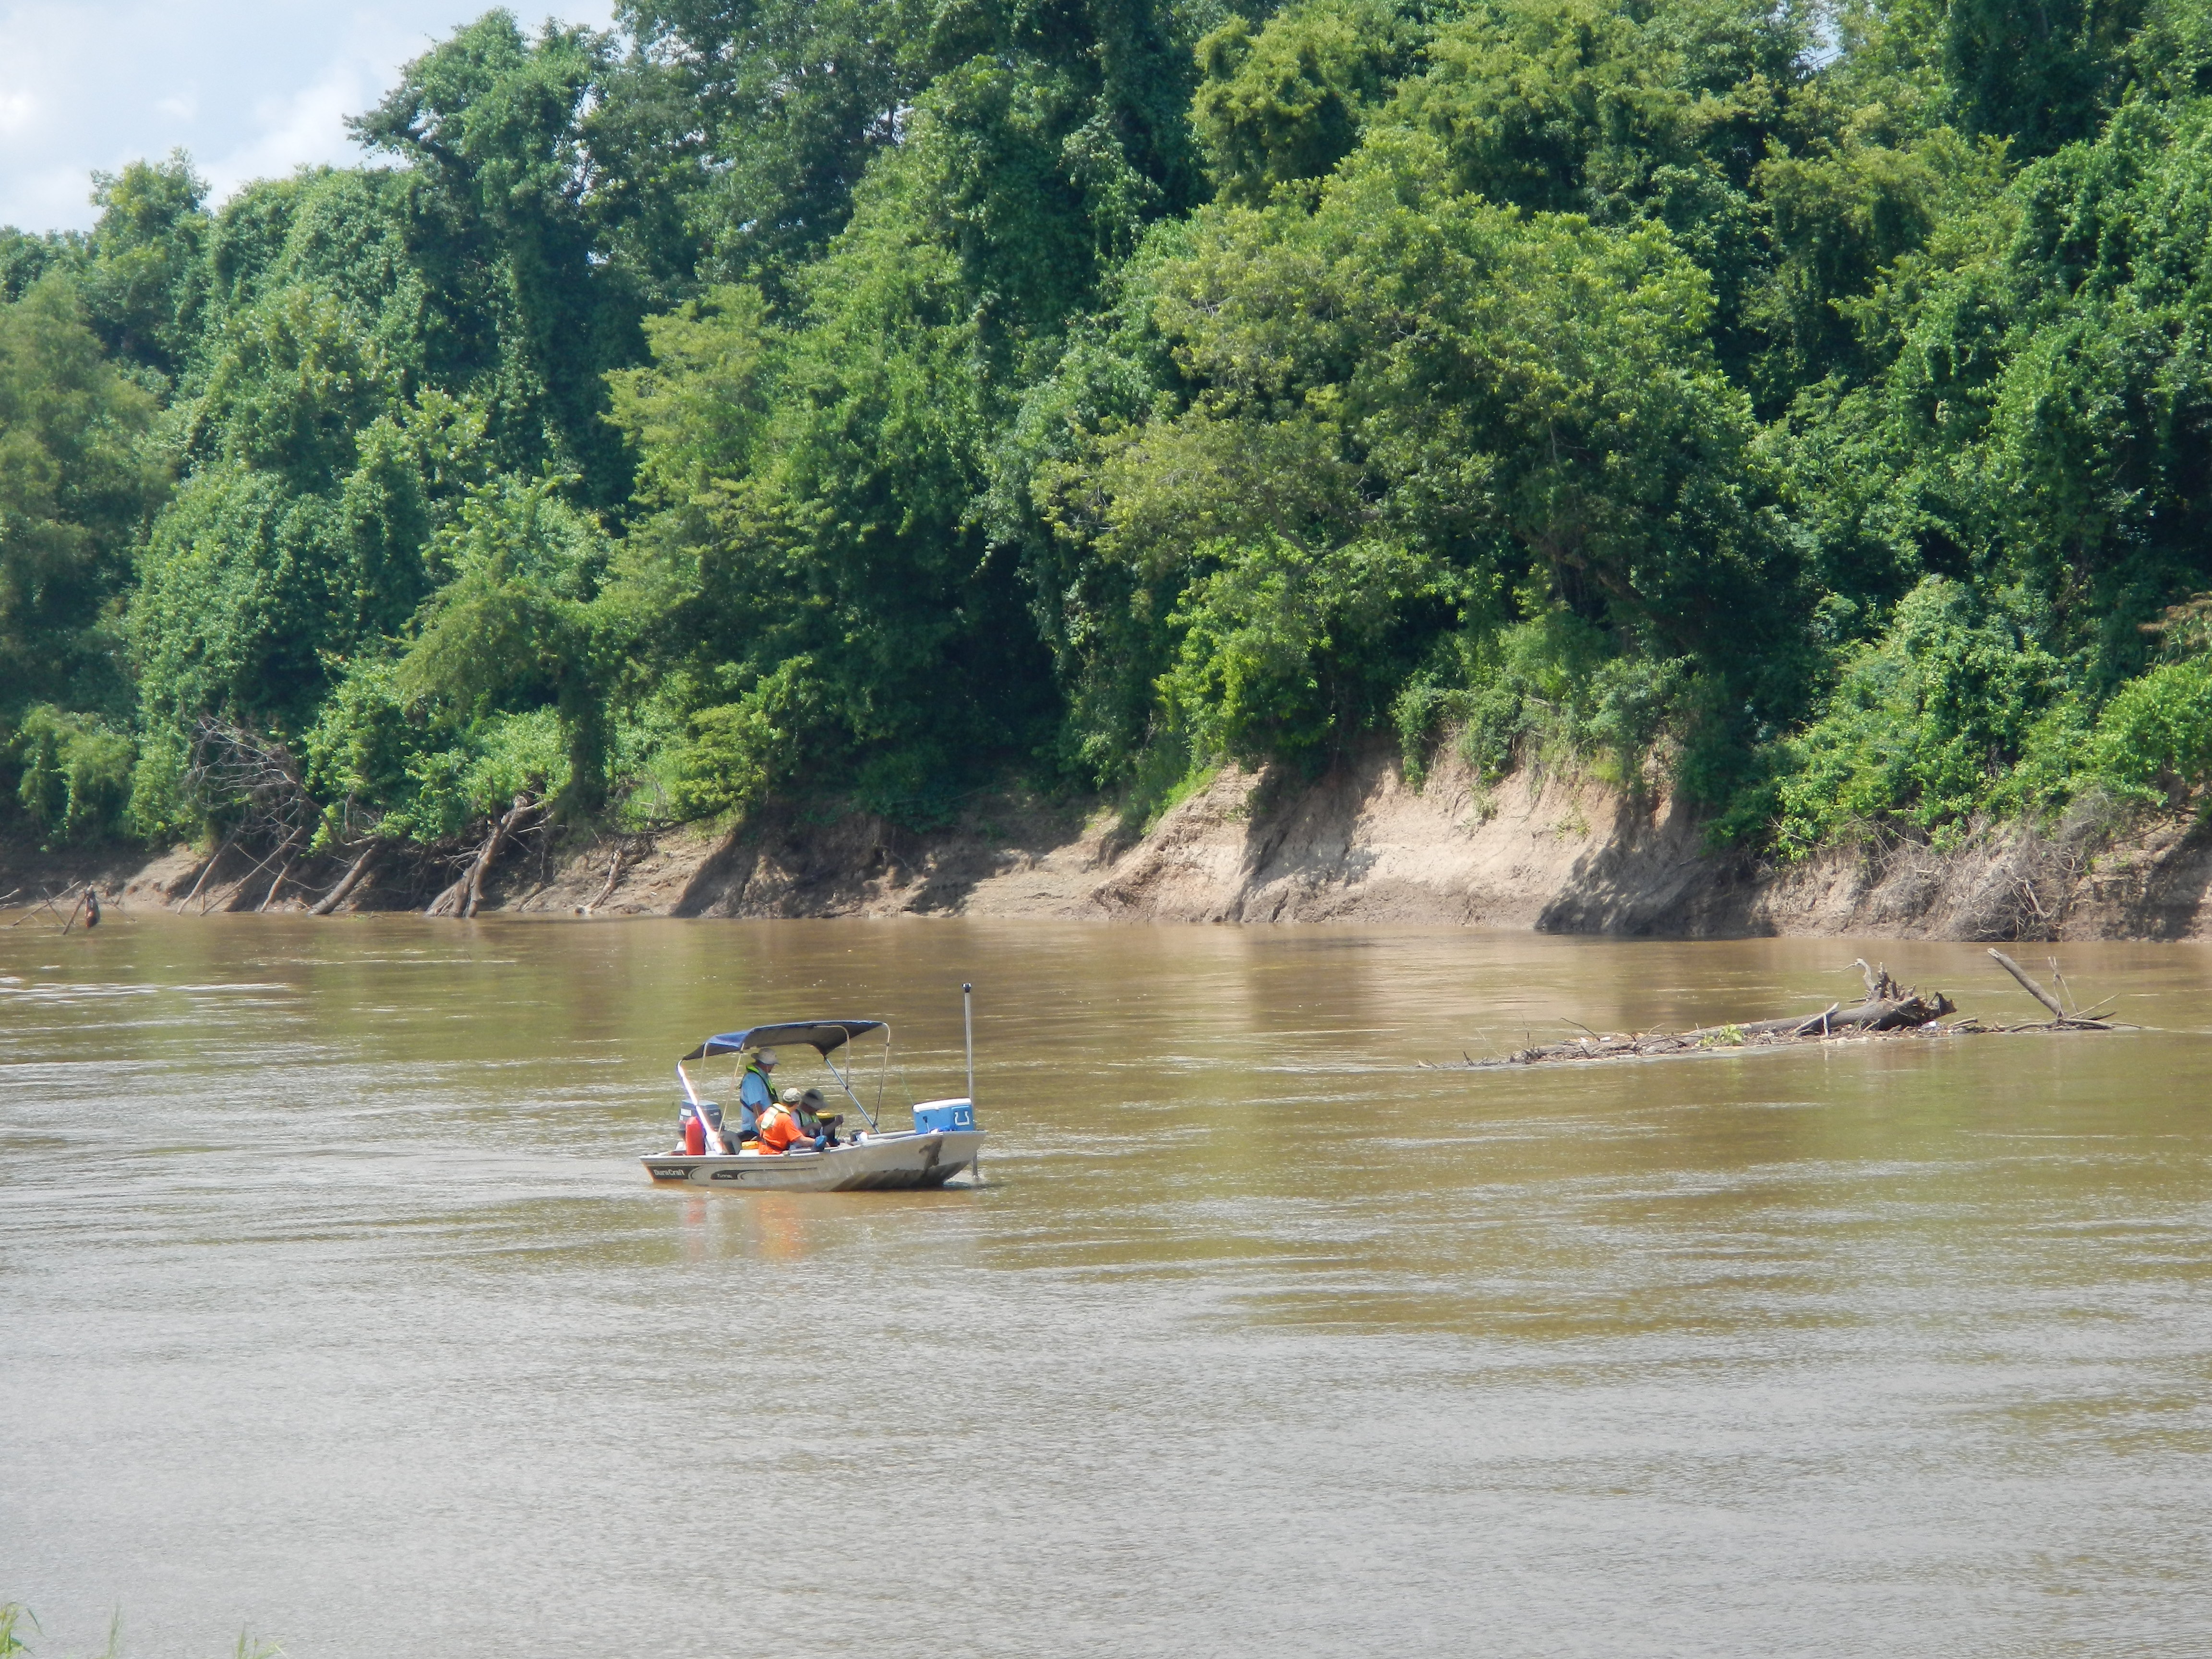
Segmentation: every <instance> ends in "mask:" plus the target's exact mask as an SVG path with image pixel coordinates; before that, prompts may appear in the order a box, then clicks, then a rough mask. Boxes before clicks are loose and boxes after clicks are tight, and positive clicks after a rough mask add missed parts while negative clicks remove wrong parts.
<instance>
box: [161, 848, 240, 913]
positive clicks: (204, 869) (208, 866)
mask: <svg viewBox="0 0 2212 1659" xmlns="http://www.w3.org/2000/svg"><path fill="white" fill-rule="evenodd" d="M237 839H238V837H237V836H234V835H232V836H224V837H223V838H222V845H221V846H219V847H217V848H216V849H215V856H214V857H213V858H211V859H210V860H208V861H207V862H206V863H205V864H203V865H202V866H200V878H199V879H198V880H197V881H196V882H194V883H193V884H192V890H191V892H189V893H187V894H185V896H184V897H182V898H180V899H179V900H178V901H177V903H176V910H177V914H178V915H183V914H184V913H185V906H186V905H187V904H190V903H191V902H192V901H193V900H194V899H196V898H197V897H198V896H200V889H201V888H203V887H204V886H206V885H207V883H208V878H209V877H210V876H211V875H213V874H214V873H215V867H216V865H218V864H221V863H222V855H223V854H225V853H228V851H230V844H231V842H234V841H235V840H237Z"/></svg>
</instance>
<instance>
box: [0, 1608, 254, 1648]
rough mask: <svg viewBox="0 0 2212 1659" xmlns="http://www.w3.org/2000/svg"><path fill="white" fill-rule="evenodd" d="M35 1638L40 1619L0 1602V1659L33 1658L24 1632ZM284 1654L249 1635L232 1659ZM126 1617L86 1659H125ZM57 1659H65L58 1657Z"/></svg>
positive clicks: (111, 1624) (117, 1619)
mask: <svg viewBox="0 0 2212 1659" xmlns="http://www.w3.org/2000/svg"><path fill="white" fill-rule="evenodd" d="M25 1626H28V1627H29V1629H30V1632H32V1633H33V1635H43V1634H44V1632H41V1631H40V1628H39V1621H38V1619H37V1617H36V1616H35V1615H34V1614H33V1613H32V1612H31V1610H30V1609H29V1608H28V1607H25V1606H24V1605H23V1604H22V1603H21V1601H0V1659H12V1656H15V1655H17V1654H21V1655H24V1656H27V1659H28V1656H33V1654H34V1650H33V1647H32V1645H31V1644H30V1643H29V1642H28V1641H27V1640H25V1639H24V1628H25ZM282 1652H283V1649H282V1648H280V1647H278V1646H277V1645H276V1644H275V1643H274V1642H264V1641H262V1640H260V1639H258V1638H256V1637H254V1636H252V1634H250V1633H249V1632H246V1631H242V1630H241V1631H240V1632H239V1633H238V1642H237V1644H236V1645H235V1646H234V1648H233V1649H232V1650H231V1653H230V1659H277V1656H278V1655H280V1654H281V1653H282ZM123 1653H124V1649H123V1614H122V1613H121V1612H120V1611H119V1610H118V1612H117V1613H116V1614H115V1616H114V1617H113V1618H112V1619H110V1620H108V1621H107V1641H106V1645H104V1646H103V1647H102V1648H101V1649H100V1651H99V1652H98V1653H97V1654H94V1655H88V1656H86V1659H123ZM56 1659H64V1656H56Z"/></svg>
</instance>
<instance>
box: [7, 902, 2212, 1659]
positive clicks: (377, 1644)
mask: <svg viewBox="0 0 2212 1659" xmlns="http://www.w3.org/2000/svg"><path fill="white" fill-rule="evenodd" d="M1861 951H1866V952H1867V953H1868V954H1869V955H1874V954H1876V953H1879V954H1880V955H1881V956H1883V957H1887V961H1888V964H1889V966H1890V967H1891V968H1892V969H1893V970H1895V971H1896V972H1897V974H1898V976H1899V978H1900V979H1904V980H1907V981H1914V982H1917V983H1918V984H1921V985H1923V986H1925V987H1944V988H1947V989H1948V990H1949V991H1950V992H1951V993H1952V994H1953V995H1954V997H1955V998H1956V999H1957V1000H1959V1002H1960V1005H1961V1006H1962V1008H1963V1009H1964V1010H1965V1011H1966V1012H1978V1013H1982V1014H1984V1015H1985V1016H1990V1015H1996V1016H2006V1017H2009V1018H2029V1017H2032V1016H2033V1014H2034V1013H2035V1010H2034V1009H2033V1006H2032V1005H2031V1004H2029V1003H2027V1000H2025V998H2024V997H2022V996H2021V994H2020V993H2019V992H2018V991H2017V990H2015V989H2014V988H2013V987H2011V985H2010V982H2009V981H2007V980H2005V979H2004V978H2003V977H2002V975H2000V974H1999V973H1998V971H1997V970H1996V967H1995V964H1993V963H1990V962H1989V961H1988V959H1987V957H1985V956H1984V953H1983V951H1981V949H1980V948H1979V947H1975V946H1969V945H1932V944H1888V945H1866V944H1863V943H1856V944H1847V943H1839V942H1837V941H1833V940H1755V941H1744V942H1731V943H1695V944H1689V943H1654V942H1623V941H1617V940H1614V941H1608V940H1595V939H1557V938H1545V937H1535V936H1524V935H1503V934H1489V933H1471V932H1466V931H1460V930H1442V929H1438V930H1410V931H1409V930H1375V929H1360V930H1338V929H1329V928H1318V927H1309V928H1284V929H1268V928H1249V929H1236V928H1203V927H1192V928H1177V927H1086V926H1077V925H1060V924H1044V923H996V924H994V923H985V922H968V921H897V922H884V923H868V922H853V921H841V922H781V923H738V922H696V921H693V922H686V921H621V922H605V923H600V922H592V923H568V922H537V923H531V922H523V921H484V922H478V923H471V924H461V923H453V922H447V923H442V924H439V923H424V922H422V921H417V920H415V919H411V918H392V917H364V918H356V919H351V920H334V921H325V922H313V921H307V920H305V919H298V918H251V917H237V918H228V917H225V918H218V917H212V916H211V917H208V918H205V919H194V920H186V919H173V918H167V917H164V916H161V915H143V914H117V915H111V917H110V920H109V922H108V925H106V926H105V927H102V928H101V929H100V931H99V932H98V933H94V934H93V935H91V936H89V937H87V936H84V935H82V934H74V935H71V936H70V937H68V938H60V937H57V936H56V934H55V933H54V932H53V930H52V928H51V927H43V928H40V927H31V926H26V927H21V928H17V929H14V930H10V931H7V932H0V1468H3V1469H4V1475H0V1480H4V1485H0V1601H4V1600H9V1599H15V1600H19V1601H22V1602H24V1603H26V1604H27V1605H28V1606H29V1607H31V1608H32V1609H33V1611H34V1612H35V1613H37V1614H38V1616H39V1618H40V1620H41V1621H42V1625H43V1629H44V1632H45V1633H44V1635H43V1636H40V1637H36V1638H34V1643H33V1653H34V1654H39V1655H47V1654H58V1653H64V1652H77V1653H82V1652H88V1651H92V1650H97V1649H98V1647H99V1646H100V1644H101V1642H102V1641H104V1640H105V1638H106V1630H107V1624H108V1620H109V1618H110V1616H111V1615H112V1613H116V1612H117V1611H118V1610H119V1611H120V1614H121V1618H122V1629H123V1649H124V1651H125V1653H127V1654H129V1655H131V1656H147V1659H212V1656H215V1655H216V1654H218V1653H222V1654H228V1653H229V1652H230V1651H231V1650H232V1644H234V1642H235V1641H236V1639H237V1638H238V1634H239V1632H240V1629H241V1627H247V1628H250V1629H251V1630H252V1632H254V1633H255V1635H256V1636H258V1637H261V1638H267V1639H269V1640H271V1641H276V1642H280V1643H281V1644H283V1649H284V1651H285V1652H286V1653H287V1654H288V1655H290V1656H293V1659H352V1656H362V1659H367V1656H372V1655H373V1656H378V1659H384V1656H389V1655H393V1654H400V1655H424V1656H428V1655H440V1656H445V1655H491V1654H501V1655H518V1656H534V1655H553V1654H569V1653H580V1654H600V1653H605V1654H608V1655H620V1656H625V1659H627V1656H642V1655H648V1654H649V1655H653V1656H657V1659H665V1656H695V1655H696V1656H709V1655H712V1656H726V1655H730V1654H737V1653H775V1654H778V1655H784V1656H809V1655H829V1654H836V1655H844V1654H852V1655H866V1656H872V1659H873V1656H898V1655H930V1656H936V1655H940V1654H945V1653H974V1654H988V1655H1008V1656H1014V1655H1024V1656H1027V1655H1053V1656H1062V1655H1114V1654H1129V1655H1152V1654H1161V1655H1168V1654H1176V1655H1180V1654H1253V1655H1268V1656H1283V1655H1315V1656H1322V1655H1327V1656H1341V1655H1352V1654H1358V1655H1363V1656H1365V1655H1397V1654H1436V1653H1445V1652H1450V1653H1474V1652H1480V1653H1482V1654H1485V1655H1492V1656H1498V1655H1513V1656H1519V1655H1552V1654H1561V1655H1565V1654H1589V1655H1601V1656H1607V1659H1611V1656H1624V1655H1641V1654H1683V1655H1689V1654H1697V1655H1743V1656H1762V1659H1763V1656H1774V1655H1783V1654H1790V1655H1796V1654H1805V1655H1831V1654H1832V1655H1839V1656H1841V1655H1851V1656H1860V1655H1869V1654H1912V1655H1921V1654H1930V1655H1932V1654H1942V1655H1947V1656H1958V1655H1975V1656H1979V1655H1989V1656H2008V1659H2010V1656H2021V1655H2054V1656H2055V1655H2062V1654H2063V1655H2075V1654H2092V1653H2094V1654H2106V1653H2109V1654H2122V1653H2124V1654H2129V1655H2138V1654H2165V1653H2171V1654H2177V1655H2179V1654H2190V1655H2196V1654H2201V1653H2203V1651H2205V1650H2206V1643H2207V1639H2208V1638H2207V1637H2206V1632H2208V1631H2212V1497H2208V1494H2212V1294H2209V1292H2212V1283H2209V1282H2208V1279H2212V1003H2208V1000H2207V990H2208V983H2212V953H2208V951H2206V950H2204V949H2203V948H2201V947H2197V946H2191V945H2069V946H2067V947H2065V948H2064V951H2063V965H2064V966H2065V968H2066V970H2067V974H2068V976H2069V981H2071V983H2072V984H2073V986H2074V987H2075V989H2076V990H2078V991H2080V992H2081V993H2082V994H2084V995H2087V994H2089V993H2091V992H2095V993H2099V994H2114V995H2117V996H2118V997H2119V998H2120V999H2121V1001H2120V1005H2119V1006H2120V1009H2121V1012H2122V1016H2123V1017H2124V1018H2128V1019H2130V1020H2133V1021H2136V1022H2137V1023H2139V1024H2142V1025H2144V1026H2148V1027H2155V1028H2159V1029H2157V1030H2149V1031H2145V1032H2141V1033H2132V1034H2124V1033H2115V1034H2112V1035H2109V1036H2100V1035H2071V1036H2027V1035H2023V1036H1978V1037H1964V1038H1958V1039H1946V1040H1940V1041H1933V1042H1923V1041H1912V1042H1890V1043H1879V1044H1867V1043H1853V1044H1844V1045H1836V1046H1832V1047H1826V1048H1817V1049H1812V1050H1796V1051H1791V1052H1786V1053H1767V1054H1758V1053H1725V1054H1714V1055H1709V1056H1699V1057H1695V1058H1691V1059H1685V1060H1659V1061H1644V1062H1629V1063H1626V1064H1622V1065H1616V1066H1601V1067H1600V1066H1594V1067H1584V1068H1580V1069H1571V1070H1561V1069H1547V1070H1541V1071H1533V1072H1514V1073H1504V1072H1470V1071H1468V1070H1466V1069H1463V1068H1462V1069H1440V1070H1431V1069H1425V1068H1423V1066H1421V1064H1420V1062H1423V1061H1429V1062H1457V1061H1459V1060H1461V1057H1462V1054H1463V1053H1468V1054H1475V1055H1477V1056H1480V1055H1481V1054H1484V1053H1486V1051H1488V1049H1489V1048H1492V1047H1493V1046H1494V1047H1496V1048H1513V1047H1517V1046H1519V1044H1520V1043H1521V1042H1522V1041H1524V1040H1525V1039H1524V1036H1523V1033H1524V1032H1529V1033H1534V1035H1535V1036H1538V1037H1539V1038H1544V1037H1551V1038H1553V1039H1556V1038H1558V1037H1559V1036H1565V1035H1570V1034H1571V1032H1572V1030H1573V1027H1572V1026H1571V1024H1568V1022H1571V1021H1579V1022H1582V1023H1583V1024H1587V1025H1589V1026H1591V1027H1594V1028H1596V1029H1599V1030H1620V1029H1630V1028H1635V1029H1646V1028H1650V1027H1654V1026H1660V1025H1687V1024H1699V1023H1709V1022H1711V1021H1713V1020H1716V1019H1725V1018H1755V1017H1759V1016H1763V1015H1768V1014H1779V1013H1786V1012H1791V1011H1793V1010H1796V1009H1801V1008H1802V1009H1809V1010H1813V1011H1817V1010H1818V1009H1819V1008H1820V1007H1822V1006H1826V1004H1827V1003H1828V1002H1829V1001H1830V1000H1834V999H1836V998H1838V997H1842V998H1844V1000H1850V993H1851V991H1852V989H1853V987H1855V986H1856V984H1857V975H1856V974H1855V972H1853V971H1851V970H1850V969H1848V966H1847V964H1848V963H1849V961H1850V958H1851V957H1853V956H1854V955H1857V954H1858V953H1860V952H1861ZM2020 954H2021V955H2022V957H2024V958H2025V959H2026V961H2027V965H2028V966H2029V967H2030V968H2031V969H2034V970H2037V971H2040V970H2041V968H2042V963H2043V961H2044V953H2043V952H2041V951H2039V950H2037V949H2036V948H2035V947H2022V949H2021V952H2020ZM1839 970H1841V971H1839ZM963 980H972V981H975V987H976V1023H975V1036H976V1044H977V1049H978V1053H977V1056H976V1060H977V1089H976V1092H977V1096H978V1115H979V1118H980V1120H981V1122H982V1124H983V1126H984V1127H986V1128H987V1129H988V1130H989V1131H990V1132H991V1133H990V1141H989V1149H988V1151H987V1154H986V1157H985V1160H984V1164H983V1171H982V1174H983V1182H982V1184H981V1187H980V1188H975V1189H972V1190H963V1189H962V1188H959V1187H957V1186H956V1187H954V1188H950V1189H947V1190H945V1191H943V1192H939V1193H929V1194H849V1195H828V1196H821V1197H805V1198H799V1197H784V1198H776V1197H770V1196H766V1195H750V1196H748V1195H741V1194H721V1193H715V1194H701V1195H698V1196H688V1195H686V1194H683V1193H680V1192H674V1191H669V1190H661V1189H655V1188H652V1187H650V1186H649V1185H648V1184H647V1182H646V1180H645V1178H644V1176H643V1175H642V1173H641V1170H640V1168H639V1165H638V1164H637V1162H636V1157H637V1154H638V1153H640V1152H643V1151H647V1150H658V1149H659V1148H661V1147H663V1146H666V1145H668V1144H670V1143H671V1140H672V1136H673V1128H674V1122H675V1116H674V1098H675V1096H674V1087H673V1078H672V1075H671V1069H670V1062H671V1060H672V1059H673V1058H674V1057H675V1055H677V1054H679V1053H681V1052H683V1050H684V1049H685V1048H688V1047H690V1045H691V1044H692V1043H693V1042H696V1040H697V1039H698V1038H699V1037H700V1036H702V1035H703V1034H704V1033H706V1032H708V1031H711V1030H723V1029H727V1028H729V1027H731V1026H732V1025H736V1024H745V1023H750V1021H752V1020H753V1019H756V1018H785V1017H792V1016H796V1015H801V1014H817V1013H819V1014H828V1015H854V1014H858V1015H881V1016H884V1017H887V1018H889V1019H890V1021H891V1022H892V1024H893V1026H894V1028H895V1030H896V1033H897V1046H896V1051H895V1054H894V1061H893V1070H892V1075H891V1081H890V1098H891V1099H893V1100H895V1101H897V1102H899V1103H900V1104H901V1106H902V1105H903V1102H904V1100H905V1099H906V1098H908V1096H907V1094H906V1092H905V1091H906V1089H907V1088H908V1086H909V1085H910V1087H911V1089H912V1091H913V1092H914V1093H915V1094H916V1095H920V1096H922V1097H927V1096H930V1095H939V1094H949V1093H957V1092H959V1091H960V1087H961V1076H960V1068H961V1058H960V1006H959V984H960V981H963ZM804 1069H805V1068H804V1067H796V1068H794V1067H791V1066H787V1068H786V1072H787V1075H793V1074H795V1073H796V1071H801V1070H804ZM902 1074H903V1080H902ZM864 1097H868V1098H872V1095H866V1092H865V1091H864ZM895 1115H896V1114H895ZM25 1629H26V1632H28V1627H27V1626H26V1627H25Z"/></svg>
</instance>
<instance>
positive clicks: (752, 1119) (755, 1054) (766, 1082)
mask: <svg viewBox="0 0 2212 1659" xmlns="http://www.w3.org/2000/svg"><path fill="white" fill-rule="evenodd" d="M743 1064H744V1070H743V1071H742V1072H741V1073H739V1075H738V1142H739V1144H741V1145H742V1144H743V1143H744V1142H745V1141H748V1140H755V1139H758V1138H759V1135H760V1125H761V1119H762V1118H763V1116H764V1115H767V1112H768V1109H769V1107H771V1106H773V1105H775V1078H774V1077H773V1076H771V1075H770V1073H773V1072H774V1071H775V1049H773V1048H756V1049H747V1050H746V1051H745V1054H744V1061H743Z"/></svg>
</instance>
